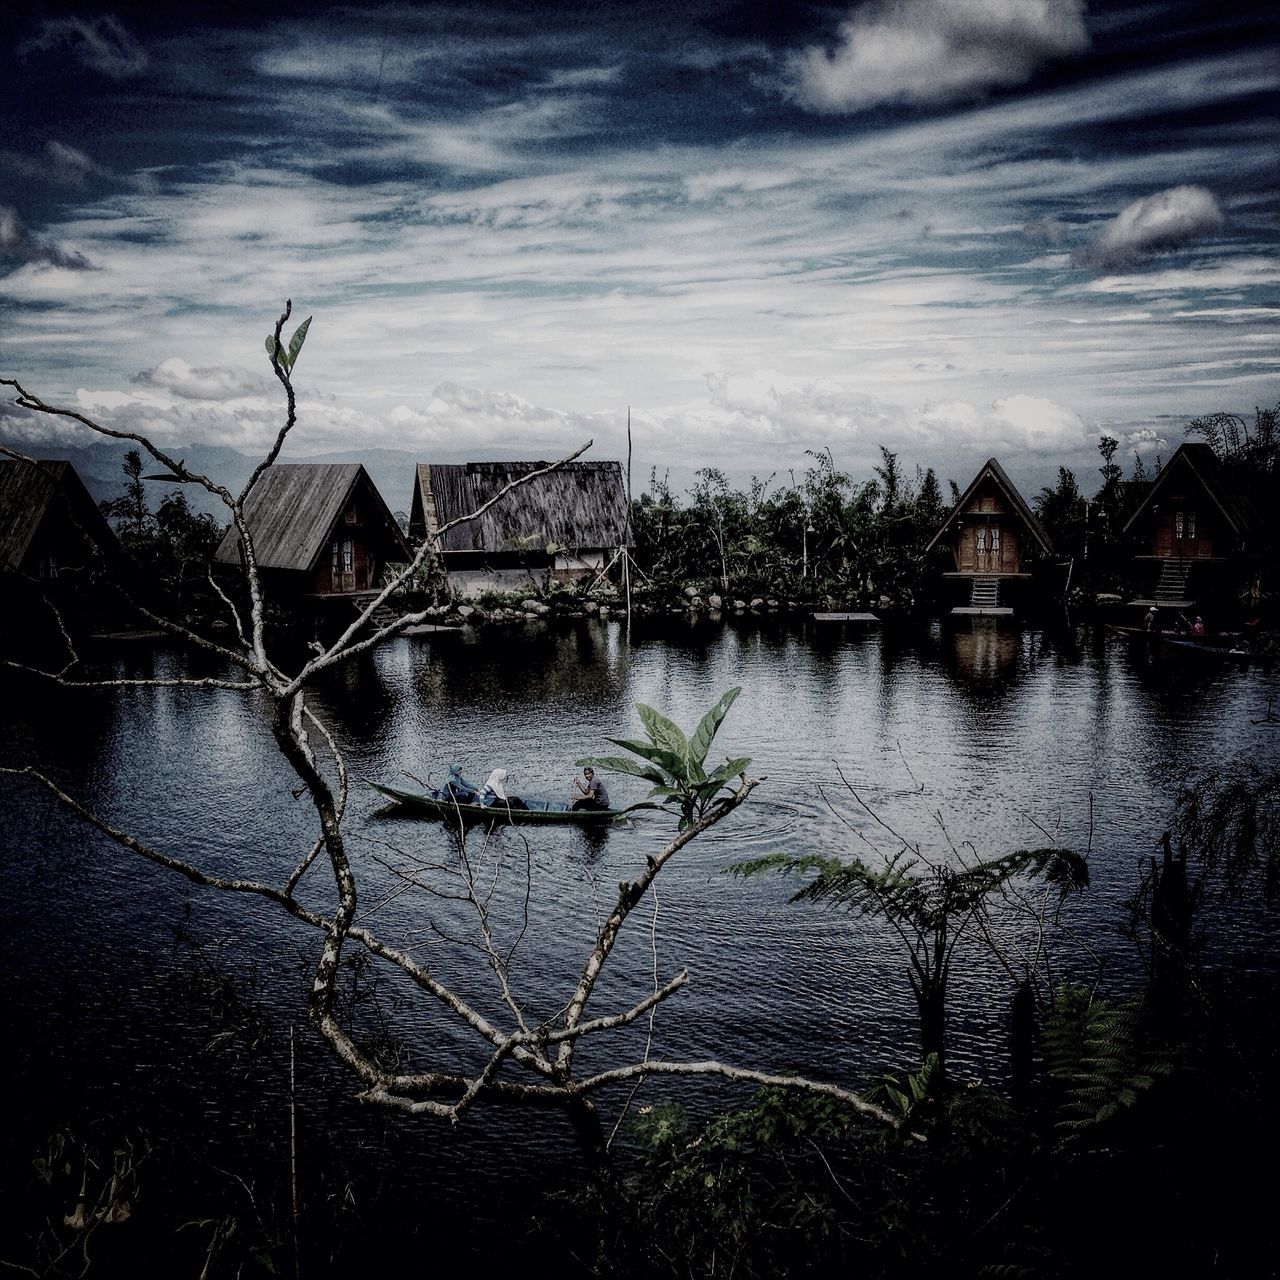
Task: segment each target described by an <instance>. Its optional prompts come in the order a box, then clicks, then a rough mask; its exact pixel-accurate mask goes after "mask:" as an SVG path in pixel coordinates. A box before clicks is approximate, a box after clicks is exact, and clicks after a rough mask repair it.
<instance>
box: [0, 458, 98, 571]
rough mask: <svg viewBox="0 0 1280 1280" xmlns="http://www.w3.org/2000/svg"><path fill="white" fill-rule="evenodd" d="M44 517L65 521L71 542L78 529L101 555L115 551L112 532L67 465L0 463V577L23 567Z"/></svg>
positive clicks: (74, 471)
mask: <svg viewBox="0 0 1280 1280" xmlns="http://www.w3.org/2000/svg"><path fill="white" fill-rule="evenodd" d="M47 517H48V518H52V519H55V520H57V519H61V520H63V521H64V522H65V524H66V526H67V533H68V536H70V537H73V538H74V537H76V536H77V534H78V530H77V529H76V525H79V526H80V529H82V530H83V531H84V532H85V533H86V534H88V535H89V537H90V538H92V539H93V541H94V542H96V543H97V544H98V546H99V547H101V548H103V549H104V550H108V551H109V550H113V549H114V548H115V546H116V545H117V544H116V536H115V534H114V533H113V532H112V531H111V526H110V525H109V524H108V523H107V521H106V518H105V517H104V516H103V514H102V512H101V511H99V510H98V504H97V503H96V502H94V500H93V499H92V498H91V497H90V496H89V491H88V489H86V488H85V487H84V481H83V480H81V479H80V476H79V475H78V474H77V472H76V469H75V467H73V466H72V465H71V463H69V462H55V461H48V462H44V461H42V462H39V463H35V464H32V463H30V462H21V461H18V460H16V459H15V460H12V461H7V462H3V463H0V571H8V572H16V571H17V570H19V569H20V568H21V567H22V562H23V560H24V559H25V558H26V555H27V552H28V551H29V550H30V549H31V545H32V543H33V542H34V540H35V537H36V534H37V533H38V532H39V530H40V526H41V525H42V524H43V523H44V521H45V519H46V518H47ZM86 558H87V555H86Z"/></svg>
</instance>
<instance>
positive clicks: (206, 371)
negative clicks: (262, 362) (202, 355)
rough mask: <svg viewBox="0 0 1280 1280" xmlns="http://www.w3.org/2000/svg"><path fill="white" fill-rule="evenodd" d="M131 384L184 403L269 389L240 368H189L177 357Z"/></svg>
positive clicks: (266, 383) (262, 379)
mask: <svg viewBox="0 0 1280 1280" xmlns="http://www.w3.org/2000/svg"><path fill="white" fill-rule="evenodd" d="M134 381H135V382H138V383H143V384H149V385H151V386H154V387H156V388H157V389H158V390H160V391H167V392H169V393H170V394H171V395H175V396H180V397H182V398H183V399H184V400H231V399H237V398H239V397H241V396H246V395H259V396H260V395H266V394H268V393H269V392H270V391H271V389H272V383H271V381H270V380H269V379H267V378H266V377H264V376H261V375H259V374H256V373H253V372H251V371H250V370H248V369H245V368H243V367H242V366H240V365H231V364H215V365H206V366H204V367H203V368H199V369H193V368H192V367H191V365H189V364H188V363H187V362H186V361H185V360H182V359H180V358H179V357H177V356H170V357H169V359H167V360H162V361H161V362H160V363H159V364H158V365H156V367H155V368H154V369H151V370H148V371H147V372H146V373H140V374H138V376H137V377H136V378H135V379H134Z"/></svg>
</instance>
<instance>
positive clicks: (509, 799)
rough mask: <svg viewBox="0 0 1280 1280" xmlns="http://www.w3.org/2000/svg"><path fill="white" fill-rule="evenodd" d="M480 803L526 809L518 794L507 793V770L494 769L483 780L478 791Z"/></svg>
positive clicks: (526, 806)
mask: <svg viewBox="0 0 1280 1280" xmlns="http://www.w3.org/2000/svg"><path fill="white" fill-rule="evenodd" d="M480 803H481V804H483V805H499V806H505V807H506V808H508V809H527V808H528V807H529V806H528V805H527V804H525V802H524V801H523V800H521V799H520V797H519V796H513V795H508V794H507V771H506V770H505V769H495V770H494V771H493V772H492V773H491V774H490V775H489V776H488V777H487V778H486V779H485V780H484V786H483V787H482V788H481V791H480Z"/></svg>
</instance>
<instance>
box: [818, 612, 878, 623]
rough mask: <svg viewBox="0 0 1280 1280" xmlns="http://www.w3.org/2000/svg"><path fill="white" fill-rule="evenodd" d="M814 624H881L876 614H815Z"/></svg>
mask: <svg viewBox="0 0 1280 1280" xmlns="http://www.w3.org/2000/svg"><path fill="white" fill-rule="evenodd" d="M813 620H814V622H879V621H880V619H879V618H877V617H876V615H875V614H874V613H815V614H814V615H813Z"/></svg>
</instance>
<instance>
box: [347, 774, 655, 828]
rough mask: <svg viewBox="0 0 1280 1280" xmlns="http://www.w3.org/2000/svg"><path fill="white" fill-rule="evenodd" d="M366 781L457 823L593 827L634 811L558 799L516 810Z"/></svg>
mask: <svg viewBox="0 0 1280 1280" xmlns="http://www.w3.org/2000/svg"><path fill="white" fill-rule="evenodd" d="M365 783H366V784H367V785H368V786H369V787H370V789H371V790H373V791H376V792H377V793H378V794H379V795H380V796H382V797H383V798H384V799H385V800H387V801H388V802H389V803H390V804H392V805H394V806H395V807H396V808H397V809H403V810H404V811H405V812H406V813H413V814H415V815H417V816H418V817H422V818H451V819H453V821H455V822H456V821H458V819H459V818H461V819H462V821H463V822H497V823H504V824H505V823H534V824H539V823H542V824H545V823H576V824H579V825H586V826H593V825H597V824H599V823H604V822H613V821H615V820H616V819H618V818H621V817H623V816H624V815H625V814H627V813H630V812H631V810H630V809H571V808H570V807H569V806H568V805H567V804H565V803H563V802H560V801H556V800H530V799H526V800H525V803H526V804H527V805H528V806H529V807H528V808H527V809H512V808H509V807H508V806H507V805H505V804H502V803H501V802H500V801H499V802H497V803H495V804H491V805H483V804H459V803H458V802H457V801H456V800H454V799H453V798H452V797H451V796H448V795H445V794H444V792H442V791H440V790H438V789H436V788H434V787H433V788H431V789H429V790H427V791H407V790H405V789H404V788H402V787H389V786H387V785H386V784H385V783H382V782H374V781H372V780H371V779H369V778H366V779H365ZM633 807H634V806H633Z"/></svg>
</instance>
